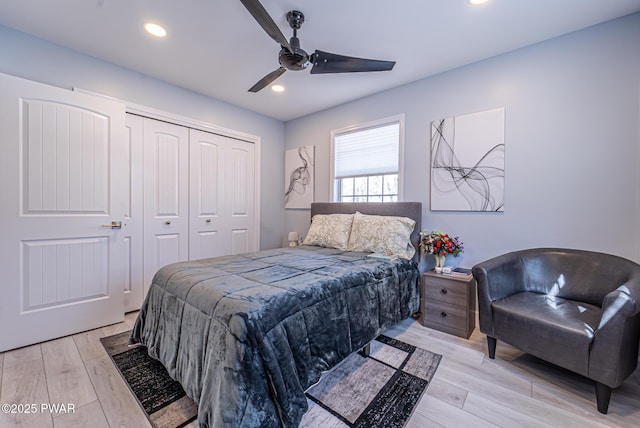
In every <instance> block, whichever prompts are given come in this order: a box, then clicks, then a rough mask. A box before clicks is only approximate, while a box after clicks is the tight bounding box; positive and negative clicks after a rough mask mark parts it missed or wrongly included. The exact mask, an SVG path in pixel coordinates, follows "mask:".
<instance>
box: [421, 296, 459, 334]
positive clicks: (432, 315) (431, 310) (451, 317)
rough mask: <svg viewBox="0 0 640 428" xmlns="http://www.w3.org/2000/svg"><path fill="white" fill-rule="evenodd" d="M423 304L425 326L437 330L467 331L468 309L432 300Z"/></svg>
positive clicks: (423, 322)
mask: <svg viewBox="0 0 640 428" xmlns="http://www.w3.org/2000/svg"><path fill="white" fill-rule="evenodd" d="M423 303H424V306H423V307H424V313H423V314H422V317H423V321H422V324H423V325H425V326H427V327H432V328H436V329H440V326H444V327H449V328H450V329H454V330H459V331H465V330H466V329H467V316H468V311H467V308H466V307H461V306H456V305H452V304H449V303H441V302H433V301H430V300H424V302H423Z"/></svg>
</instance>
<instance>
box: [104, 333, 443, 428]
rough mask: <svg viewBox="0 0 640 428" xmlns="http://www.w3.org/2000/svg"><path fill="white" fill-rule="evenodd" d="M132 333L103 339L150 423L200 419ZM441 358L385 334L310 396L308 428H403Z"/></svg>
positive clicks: (173, 427) (161, 426) (174, 424)
mask: <svg viewBox="0 0 640 428" xmlns="http://www.w3.org/2000/svg"><path fill="white" fill-rule="evenodd" d="M129 335H130V332H124V333H120V334H117V335H115V336H110V337H105V338H102V339H101V342H102V345H103V346H104V348H105V350H106V351H107V353H108V354H109V356H110V357H111V359H112V361H113V362H114V364H115V366H116V367H117V368H118V371H119V372H120V374H121V375H122V377H123V379H124V380H125V382H126V383H127V385H128V386H129V388H130V389H131V391H132V392H133V394H134V395H135V396H136V398H137V400H138V402H139V404H140V406H141V407H142V409H143V410H144V411H145V413H146V414H147V417H148V418H149V421H150V422H151V423H152V424H153V425H154V426H155V427H158V428H165V427H166V428H178V427H182V426H185V425H187V424H188V423H190V422H191V421H193V420H195V419H196V418H197V411H198V408H197V405H196V404H195V403H194V402H193V401H192V400H191V399H190V398H189V397H187V396H186V395H185V393H184V390H183V389H182V387H181V386H180V384H179V383H178V382H176V381H174V380H173V379H171V378H170V377H169V375H168V373H167V372H166V370H165V369H164V367H163V366H162V364H160V363H159V362H158V361H156V360H154V359H153V358H151V357H149V356H148V355H147V352H146V348H145V347H144V346H135V347H128V346H127V341H128V339H129ZM441 358H442V357H441V356H440V355H438V354H434V353H432V352H429V351H427V350H425V349H421V348H417V347H415V346H412V345H409V344H407V343H404V342H401V341H399V340H396V339H392V338H390V337H387V336H384V335H381V336H379V337H378V338H377V339H376V340H374V341H373V342H371V353H370V356H369V357H366V358H365V357H363V356H362V355H360V354H359V353H354V354H352V355H350V356H349V357H347V358H346V359H345V360H344V361H343V362H341V363H340V364H339V365H338V366H336V367H335V368H334V369H333V370H331V371H329V372H327V373H325V374H324V375H323V376H322V378H321V379H320V381H319V382H318V383H317V384H315V385H313V386H311V387H310V388H309V389H308V390H307V391H306V392H307V401H308V402H309V410H308V411H307V413H305V415H304V417H303V418H302V422H301V423H300V426H301V427H305V428H316V427H322V428H333V427H385V428H386V427H403V426H404V425H405V424H406V423H407V421H408V420H409V418H410V417H411V414H412V413H413V409H414V408H415V406H416V404H417V403H418V402H419V401H420V398H421V397H422V395H423V394H424V392H425V390H426V389H427V386H428V384H429V382H430V381H431V378H432V377H433V375H434V374H435V372H436V369H437V368H438V364H439V363H440V359H441Z"/></svg>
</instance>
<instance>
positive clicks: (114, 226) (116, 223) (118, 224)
mask: <svg viewBox="0 0 640 428" xmlns="http://www.w3.org/2000/svg"><path fill="white" fill-rule="evenodd" d="M102 227H108V228H110V229H122V222H121V221H112V222H111V224H103V225H102Z"/></svg>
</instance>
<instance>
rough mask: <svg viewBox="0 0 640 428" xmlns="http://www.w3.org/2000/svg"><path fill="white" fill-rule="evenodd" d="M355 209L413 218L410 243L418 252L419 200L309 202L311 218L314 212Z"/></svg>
mask: <svg viewBox="0 0 640 428" xmlns="http://www.w3.org/2000/svg"><path fill="white" fill-rule="evenodd" d="M356 211H360V212H361V213H362V214H369V215H393V216H399V217H409V218H410V219H412V220H415V222H416V226H415V227H414V228H413V233H412V234H411V243H412V244H413V246H414V247H415V249H416V255H418V254H419V253H420V251H419V247H418V242H419V241H420V230H422V203H421V202H313V203H312V204H311V218H313V216H314V215H316V214H351V213H355V212H356ZM416 259H417V258H416Z"/></svg>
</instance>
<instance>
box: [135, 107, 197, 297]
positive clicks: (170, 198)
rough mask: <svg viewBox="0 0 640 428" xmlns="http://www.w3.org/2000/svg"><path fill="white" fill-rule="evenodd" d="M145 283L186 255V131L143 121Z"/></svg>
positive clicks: (187, 181)
mask: <svg viewBox="0 0 640 428" xmlns="http://www.w3.org/2000/svg"><path fill="white" fill-rule="evenodd" d="M144 155H145V159H144V283H145V292H146V287H148V286H149V285H150V284H151V280H152V279H153V275H155V273H156V272H157V271H158V269H160V268H161V267H163V266H165V265H167V264H169V263H174V262H178V261H184V260H187V259H188V257H189V255H188V252H189V247H188V240H189V238H188V234H189V175H188V174H189V173H188V168H189V131H188V129H187V128H185V127H182V126H178V125H173V124H169V123H166V122H160V121H157V120H153V119H146V118H145V119H144Z"/></svg>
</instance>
